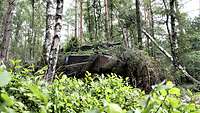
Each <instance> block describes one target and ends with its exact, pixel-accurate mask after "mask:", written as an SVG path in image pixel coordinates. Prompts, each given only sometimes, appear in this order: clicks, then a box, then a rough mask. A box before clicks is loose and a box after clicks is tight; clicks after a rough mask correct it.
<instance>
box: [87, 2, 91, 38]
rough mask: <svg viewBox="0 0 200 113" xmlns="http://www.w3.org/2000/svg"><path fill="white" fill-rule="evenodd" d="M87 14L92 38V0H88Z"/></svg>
mask: <svg viewBox="0 0 200 113" xmlns="http://www.w3.org/2000/svg"><path fill="white" fill-rule="evenodd" d="M87 14H88V15H87V16H88V32H89V37H90V39H92V25H91V18H92V16H91V14H90V0H87Z"/></svg>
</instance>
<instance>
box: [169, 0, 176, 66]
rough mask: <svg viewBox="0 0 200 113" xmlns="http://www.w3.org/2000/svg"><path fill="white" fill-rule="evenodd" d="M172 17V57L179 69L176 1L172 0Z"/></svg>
mask: <svg viewBox="0 0 200 113" xmlns="http://www.w3.org/2000/svg"><path fill="white" fill-rule="evenodd" d="M170 16H171V39H172V40H171V41H172V42H171V43H172V48H171V52H172V57H173V65H174V67H175V68H177V67H178V40H177V32H176V25H175V22H176V12H175V0H170Z"/></svg>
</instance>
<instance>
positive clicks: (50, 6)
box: [43, 0, 56, 64]
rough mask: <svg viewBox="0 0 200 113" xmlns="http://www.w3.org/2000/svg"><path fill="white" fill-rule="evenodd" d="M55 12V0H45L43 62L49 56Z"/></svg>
mask: <svg viewBox="0 0 200 113" xmlns="http://www.w3.org/2000/svg"><path fill="white" fill-rule="evenodd" d="M55 14H56V0H47V7H46V36H45V41H44V45H43V59H44V63H45V64H47V63H48V62H49V58H50V57H49V55H50V51H51V45H52V40H53V37H54V26H55Z"/></svg>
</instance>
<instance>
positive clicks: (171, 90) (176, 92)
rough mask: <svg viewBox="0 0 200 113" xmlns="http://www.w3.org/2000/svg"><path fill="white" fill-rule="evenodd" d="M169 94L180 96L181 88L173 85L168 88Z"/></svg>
mask: <svg viewBox="0 0 200 113" xmlns="http://www.w3.org/2000/svg"><path fill="white" fill-rule="evenodd" d="M169 94H172V95H177V96H180V95H181V90H180V89H179V88H176V87H174V88H171V89H170V90H169Z"/></svg>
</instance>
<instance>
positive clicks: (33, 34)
mask: <svg viewBox="0 0 200 113" xmlns="http://www.w3.org/2000/svg"><path fill="white" fill-rule="evenodd" d="M34 22H35V0H32V25H31V27H32V38H33V44H32V48H33V51H32V52H33V53H32V58H33V60H34V59H35V42H36V40H35V25H34V24H35V23H34Z"/></svg>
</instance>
